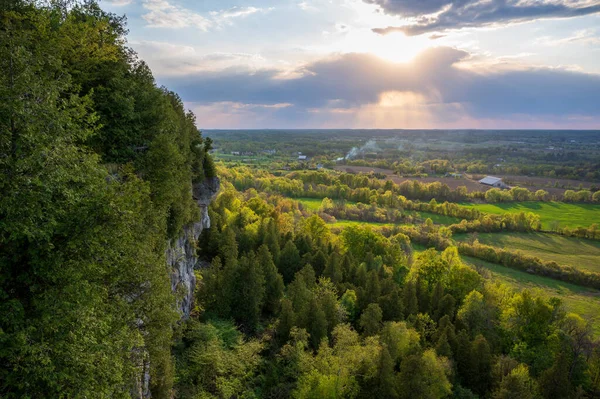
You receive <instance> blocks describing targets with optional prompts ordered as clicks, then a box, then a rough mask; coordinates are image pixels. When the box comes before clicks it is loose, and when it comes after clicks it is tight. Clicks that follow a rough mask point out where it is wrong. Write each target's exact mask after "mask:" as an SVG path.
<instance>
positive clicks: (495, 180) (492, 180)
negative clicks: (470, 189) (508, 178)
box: [479, 176, 508, 188]
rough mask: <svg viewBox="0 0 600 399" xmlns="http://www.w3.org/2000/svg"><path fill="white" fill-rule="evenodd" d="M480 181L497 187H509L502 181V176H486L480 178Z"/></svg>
mask: <svg viewBox="0 0 600 399" xmlns="http://www.w3.org/2000/svg"><path fill="white" fill-rule="evenodd" d="M479 183H481V184H485V185H486V186H491V187H496V188H508V186H507V185H506V184H505V183H504V182H503V181H502V179H501V178H499V177H494V176H486V177H484V178H483V179H481V180H479Z"/></svg>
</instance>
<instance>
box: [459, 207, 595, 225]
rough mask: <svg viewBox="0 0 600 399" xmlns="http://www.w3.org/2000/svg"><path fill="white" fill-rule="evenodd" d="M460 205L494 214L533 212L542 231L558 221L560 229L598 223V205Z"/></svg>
mask: <svg viewBox="0 0 600 399" xmlns="http://www.w3.org/2000/svg"><path fill="white" fill-rule="evenodd" d="M461 205H464V206H468V207H474V208H477V209H479V210H480V211H482V212H487V213H494V214H503V213H506V212H510V213H519V212H533V213H536V214H538V215H540V219H541V221H542V227H543V228H544V229H550V225H551V223H552V222H554V221H558V222H559V223H560V227H577V226H585V227H588V226H590V225H592V224H594V223H600V205H595V204H568V203H565V202H538V201H528V202H509V203H501V204H471V203H463V204H461Z"/></svg>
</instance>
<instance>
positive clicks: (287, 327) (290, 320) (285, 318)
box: [277, 298, 296, 344]
mask: <svg viewBox="0 0 600 399" xmlns="http://www.w3.org/2000/svg"><path fill="white" fill-rule="evenodd" d="M295 323H296V316H295V314H294V309H293V306H292V302H291V301H290V300H289V299H287V298H284V299H283V300H282V301H281V312H280V313H279V323H278V324H277V340H278V341H279V343H280V344H284V343H286V342H287V341H288V340H289V339H290V331H291V330H292V327H294V325H295Z"/></svg>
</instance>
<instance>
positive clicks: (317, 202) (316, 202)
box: [295, 198, 460, 225]
mask: <svg viewBox="0 0 600 399" xmlns="http://www.w3.org/2000/svg"><path fill="white" fill-rule="evenodd" d="M295 200H296V201H298V202H299V203H301V204H302V205H303V206H304V208H306V209H308V210H309V211H313V212H316V211H318V210H319V208H320V207H321V202H323V200H322V199H319V198H295ZM347 204H348V205H354V204H356V203H355V202H347ZM406 213H407V214H408V215H411V216H414V217H418V218H420V219H423V220H425V219H427V218H431V221H433V223H435V224H453V223H459V222H460V220H459V219H458V218H455V217H452V216H445V215H437V214H435V213H429V212H412V211H407V212H406ZM357 223H361V222H357ZM376 224H378V225H381V223H376ZM388 224H389V223H388ZM390 225H391V224H390Z"/></svg>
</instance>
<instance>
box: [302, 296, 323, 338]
mask: <svg viewBox="0 0 600 399" xmlns="http://www.w3.org/2000/svg"><path fill="white" fill-rule="evenodd" d="M308 309H309V314H310V318H309V319H308V325H307V329H306V330H307V331H308V333H309V334H310V345H311V347H312V348H313V349H314V350H316V349H317V348H318V347H319V345H320V344H321V340H323V338H326V337H327V318H326V317H325V313H324V312H323V310H321V308H320V307H319V304H318V303H317V300H316V299H315V298H313V299H312V300H311V301H310V305H309V308H308Z"/></svg>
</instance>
